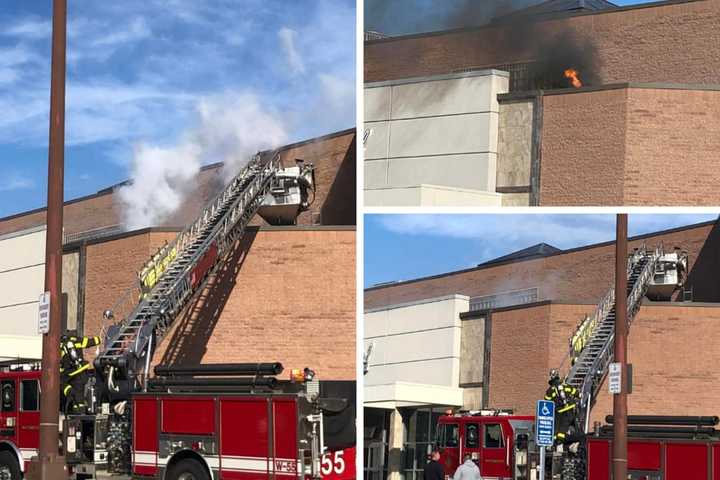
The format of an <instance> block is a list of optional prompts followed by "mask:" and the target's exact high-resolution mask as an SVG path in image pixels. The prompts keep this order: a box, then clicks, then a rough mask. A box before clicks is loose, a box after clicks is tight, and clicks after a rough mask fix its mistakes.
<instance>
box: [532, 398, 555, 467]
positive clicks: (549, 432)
mask: <svg viewBox="0 0 720 480" xmlns="http://www.w3.org/2000/svg"><path fill="white" fill-rule="evenodd" d="M554 439H555V403H553V402H551V401H549V400H538V402H537V406H536V408H535V443H536V444H537V445H538V446H539V447H540V480H544V479H545V447H552V445H553V441H554Z"/></svg>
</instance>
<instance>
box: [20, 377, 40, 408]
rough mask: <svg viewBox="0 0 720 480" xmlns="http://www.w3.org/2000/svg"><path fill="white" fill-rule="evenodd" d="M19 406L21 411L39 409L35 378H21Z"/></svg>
mask: <svg viewBox="0 0 720 480" xmlns="http://www.w3.org/2000/svg"><path fill="white" fill-rule="evenodd" d="M20 408H21V409H22V411H23V412H36V411H38V410H40V395H39V388H38V381H37V380H23V381H22V383H21V384H20Z"/></svg>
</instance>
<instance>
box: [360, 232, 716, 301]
mask: <svg viewBox="0 0 720 480" xmlns="http://www.w3.org/2000/svg"><path fill="white" fill-rule="evenodd" d="M643 242H644V243H646V244H647V246H649V247H652V246H655V245H658V244H660V243H663V244H664V246H665V248H666V249H672V248H673V247H675V246H678V247H680V248H682V249H684V250H686V251H687V252H688V254H689V262H690V264H689V268H690V274H689V278H688V282H687V284H688V286H690V287H692V289H693V295H694V299H695V301H706V302H713V301H720V285H718V282H717V272H718V271H720V253H719V252H720V227H719V226H718V225H717V224H701V225H698V226H693V227H688V228H683V229H677V230H673V231H668V232H665V233H660V234H653V235H648V236H646V237H643V238H640V239H637V240H634V241H631V242H630V245H631V248H632V247H634V246H638V245H641V244H642V243H643ZM614 259H615V246H614V244H613V243H606V244H600V245H597V246H591V247H587V248H580V249H574V250H570V251H568V252H567V253H560V254H556V255H551V256H548V257H544V258H538V259H531V260H525V261H517V262H512V263H504V264H498V265H495V266H489V267H486V268H476V269H470V270H464V271H460V272H453V273H449V274H445V275H439V276H437V277H429V278H426V279H419V280H416V281H408V282H403V283H398V284H394V285H389V286H385V287H377V288H370V289H368V290H366V291H365V298H364V302H365V308H366V309H370V308H377V307H382V306H386V305H393V304H398V303H404V302H411V301H415V300H421V299H424V298H435V297H440V296H444V295H450V294H456V293H457V294H461V295H467V296H470V297H474V296H480V295H492V294H497V293H500V292H507V291H512V290H520V289H525V288H533V287H537V288H538V289H539V300H554V301H558V302H564V303H590V304H595V303H597V302H598V301H599V300H600V298H601V297H602V295H604V294H605V292H606V291H607V290H608V289H609V288H610V286H611V285H612V282H613V278H614V268H615V267H614V265H615V263H614V262H615V260H614Z"/></svg>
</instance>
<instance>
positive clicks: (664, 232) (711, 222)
mask: <svg viewBox="0 0 720 480" xmlns="http://www.w3.org/2000/svg"><path fill="white" fill-rule="evenodd" d="M719 220H720V217H719V218H717V219H715V220H708V221H705V222H700V223H693V224H691V225H685V226H682V227H674V228H668V229H666V230H659V231H657V232H650V233H643V234H642V235H635V236H633V237H629V238H628V241H629V242H633V241H637V240H643V239H646V238H652V237H657V236H660V235H668V234H670V233H675V232H682V231H685V230H693V229H696V228H702V227H707V226H710V225H715V224H717V223H718V221H719ZM614 243H615V240H609V241H606V242H599V243H591V244H589V245H582V246H580V247H574V248H569V249H567V250H560V251H559V252H555V253H550V254H548V255H545V256H543V257H535V258H520V259H512V260H505V261H502V262H497V263H491V264H489V265H486V264H480V266H477V267H472V268H465V269H462V270H455V271H452V272H445V273H438V274H436V275H428V276H425V277H419V278H413V279H411V280H403V281H398V282H395V283H392V284H389V285H378V286H376V287H367V288H365V289H364V290H363V291H365V292H369V291H374V290H381V289H383V288H389V287H396V286H398V285H407V284H410V283H417V282H423V281H426V280H434V279H437V278H443V277H449V276H452V275H459V274H461V273H467V272H474V271H477V270H485V269H488V268H494V267H498V266H501V265H510V264H513V263H520V262H531V261H534V260H544V259H546V258H550V257H554V256H557V255H567V254H569V253H575V252H580V251H583V250H589V249H592V248H601V247H607V246H609V245H613V244H614ZM489 261H491V260H489Z"/></svg>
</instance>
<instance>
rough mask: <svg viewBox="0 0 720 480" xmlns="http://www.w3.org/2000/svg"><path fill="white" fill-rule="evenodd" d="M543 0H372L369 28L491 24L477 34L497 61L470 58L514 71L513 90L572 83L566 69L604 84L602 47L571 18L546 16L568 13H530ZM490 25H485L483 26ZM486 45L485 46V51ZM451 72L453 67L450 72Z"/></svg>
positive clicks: (393, 31) (387, 30)
mask: <svg viewBox="0 0 720 480" xmlns="http://www.w3.org/2000/svg"><path fill="white" fill-rule="evenodd" d="M539 3H542V1H541V0H444V1H442V0H366V1H365V25H366V30H372V31H377V32H380V33H383V34H389V35H398V34H409V33H418V32H427V31H441V30H448V29H453V28H467V27H485V28H486V29H487V32H489V33H488V34H487V35H484V34H479V35H478V36H477V38H478V40H477V45H476V46H474V48H475V49H478V50H477V51H478V52H482V51H484V50H487V49H493V52H491V53H492V54H491V55H479V57H480V58H486V57H489V58H493V59H494V60H493V61H487V62H486V63H481V64H478V63H477V62H476V61H475V60H472V59H470V58H468V62H467V65H465V66H463V67H468V68H498V69H503V70H508V71H510V75H511V91H526V90H536V89H556V88H567V87H570V86H571V84H570V82H569V80H568V79H567V78H566V77H565V75H564V72H565V70H566V69H569V68H572V69H575V70H577V71H578V72H579V74H580V79H581V81H582V82H583V84H584V85H593V84H597V83H599V81H600V80H599V74H598V72H599V70H600V66H601V65H600V64H599V60H598V58H599V57H598V52H597V46H596V44H595V42H594V40H593V38H592V37H590V36H588V35H587V34H586V33H585V32H581V31H576V30H573V29H571V28H570V27H568V26H567V25H568V23H567V22H562V21H560V22H557V21H541V20H546V19H549V18H550V17H557V16H562V15H566V14H567V13H566V12H560V13H554V14H551V15H548V14H545V15H543V16H542V17H541V16H539V15H536V14H532V10H533V9H532V8H530V9H529V10H528V12H530V13H526V12H524V11H523V9H525V8H528V7H533V6H535V5H537V4H539ZM483 30H484V29H483ZM482 49H484V50H482ZM448 73H450V72H448Z"/></svg>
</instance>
